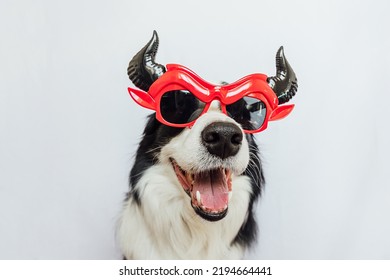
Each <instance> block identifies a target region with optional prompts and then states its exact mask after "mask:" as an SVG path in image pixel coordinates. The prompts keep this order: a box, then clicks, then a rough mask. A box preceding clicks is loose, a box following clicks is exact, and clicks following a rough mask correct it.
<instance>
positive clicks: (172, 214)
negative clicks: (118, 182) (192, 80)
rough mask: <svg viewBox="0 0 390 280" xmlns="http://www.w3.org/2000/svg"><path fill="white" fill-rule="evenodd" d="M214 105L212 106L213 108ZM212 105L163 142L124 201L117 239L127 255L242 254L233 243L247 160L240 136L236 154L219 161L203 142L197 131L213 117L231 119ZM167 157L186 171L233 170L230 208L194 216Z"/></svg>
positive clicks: (246, 186) (243, 205) (244, 200)
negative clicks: (219, 215)
mask: <svg viewBox="0 0 390 280" xmlns="http://www.w3.org/2000/svg"><path fill="white" fill-rule="evenodd" d="M213 108H214V109H213ZM213 108H211V109H210V110H209V111H208V112H207V113H206V114H204V115H202V116H201V117H200V118H199V119H198V120H197V121H196V123H195V124H194V126H193V127H192V128H191V129H188V128H186V129H184V130H183V131H182V132H181V133H180V134H179V135H178V136H176V137H174V138H173V139H172V140H171V141H170V142H169V143H168V144H167V145H165V146H164V147H162V149H161V153H160V154H159V158H158V164H156V165H154V166H152V167H151V168H149V169H148V170H146V171H145V173H144V174H143V176H142V178H141V179H140V180H139V181H138V183H137V185H136V186H134V188H135V189H136V190H137V191H138V193H139V197H140V201H141V203H140V204H137V203H136V202H135V201H134V199H133V197H130V198H129V199H128V200H127V201H126V202H125V206H124V209H123V212H122V215H121V218H120V221H119V228H118V238H119V244H120V247H121V250H122V252H123V254H124V256H125V257H126V258H127V259H240V258H242V257H243V254H244V251H243V249H242V248H241V247H240V246H239V245H237V244H236V245H231V244H232V241H233V240H234V238H235V237H236V235H237V233H238V231H239V229H240V227H241V225H242V224H243V222H244V221H245V219H246V215H247V210H248V209H247V205H248V203H249V199H250V194H251V184H250V180H249V178H248V177H247V176H245V175H240V174H241V173H242V172H243V171H244V170H245V168H246V167H247V165H248V163H249V148H248V143H247V141H246V139H245V137H244V139H243V142H242V146H241V148H240V151H239V152H238V154H237V155H235V156H234V157H232V158H231V159H228V160H225V161H222V160H221V159H217V158H216V157H211V156H210V154H208V152H207V150H206V149H205V147H204V146H203V145H202V144H201V136H200V135H201V132H202V130H203V129H204V128H205V127H206V126H207V125H208V124H210V123H212V122H215V121H226V122H233V123H235V121H234V120H232V119H231V118H229V117H227V116H226V115H224V114H222V113H220V112H218V110H215V107H213ZM169 158H173V159H174V160H175V161H176V162H177V163H178V164H179V165H180V166H181V167H182V168H183V169H184V170H192V171H200V170H206V169H210V168H216V167H218V166H221V164H222V165H223V166H224V167H225V168H229V169H230V170H232V171H233V175H232V192H233V193H232V197H231V199H230V201H229V208H228V213H227V215H226V217H225V218H223V219H222V220H220V221H217V222H209V221H206V220H204V219H203V218H201V217H200V216H198V215H197V214H196V213H195V211H194V209H193V208H192V206H191V204H190V198H189V196H188V195H187V194H186V193H185V191H184V190H183V187H182V186H181V185H180V183H179V181H178V179H177V177H176V174H175V172H174V170H173V168H172V165H171V162H170V160H169Z"/></svg>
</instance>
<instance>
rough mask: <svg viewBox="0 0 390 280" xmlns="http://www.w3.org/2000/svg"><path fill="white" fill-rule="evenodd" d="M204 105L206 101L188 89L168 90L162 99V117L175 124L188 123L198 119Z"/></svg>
mask: <svg viewBox="0 0 390 280" xmlns="http://www.w3.org/2000/svg"><path fill="white" fill-rule="evenodd" d="M204 106H205V103H204V102H202V101H200V100H199V99H198V98H197V97H196V96H195V95H193V94H192V93H191V92H189V91H188V90H173V91H168V92H166V93H164V94H163V96H162V97H161V100H160V111H161V115H162V117H163V118H164V120H166V121H167V122H170V123H174V124H186V123H190V122H191V121H193V120H195V119H197V118H198V117H199V116H200V114H201V113H202V111H203V109H204Z"/></svg>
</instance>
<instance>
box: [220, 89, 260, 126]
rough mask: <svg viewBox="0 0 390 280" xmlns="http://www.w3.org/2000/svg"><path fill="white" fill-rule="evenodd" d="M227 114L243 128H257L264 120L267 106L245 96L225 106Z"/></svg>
mask: <svg viewBox="0 0 390 280" xmlns="http://www.w3.org/2000/svg"><path fill="white" fill-rule="evenodd" d="M226 111H227V112H228V113H229V116H230V117H232V118H233V119H234V120H235V121H236V122H238V123H239V124H241V126H242V128H243V129H245V130H256V129H259V128H260V127H261V126H262V125H263V123H264V120H265V116H266V114H267V107H266V106H265V104H264V102H263V101H261V100H259V99H256V98H253V97H248V96H245V97H243V98H241V99H239V100H238V101H236V102H234V103H232V104H229V105H227V106H226Z"/></svg>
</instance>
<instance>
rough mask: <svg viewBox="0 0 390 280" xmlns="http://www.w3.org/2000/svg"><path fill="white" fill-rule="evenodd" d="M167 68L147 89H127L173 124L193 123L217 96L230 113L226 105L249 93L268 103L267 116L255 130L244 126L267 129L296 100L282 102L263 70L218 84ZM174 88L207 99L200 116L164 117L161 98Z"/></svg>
mask: <svg viewBox="0 0 390 280" xmlns="http://www.w3.org/2000/svg"><path fill="white" fill-rule="evenodd" d="M166 68H167V71H166V72H165V73H164V74H163V75H161V76H160V77H159V78H158V79H157V80H156V81H155V82H154V83H153V84H152V85H151V86H150V88H149V91H148V92H145V91H143V90H140V89H136V88H131V87H129V88H128V92H129V94H130V96H131V97H132V98H133V99H134V101H135V102H136V103H138V104H139V105H141V106H142V107H145V108H147V109H151V110H154V111H155V112H156V118H157V120H158V121H160V122H161V123H163V124H165V125H168V126H171V127H180V128H184V127H192V126H193V125H194V123H195V122H196V120H197V119H198V118H199V117H200V116H202V115H203V114H205V113H206V112H207V111H208V110H209V108H210V105H211V103H212V102H213V101H214V100H217V101H219V102H220V104H221V110H222V113H224V114H226V115H228V116H229V114H228V112H227V110H226V105H230V104H232V103H234V102H236V101H238V100H239V99H241V98H243V97H246V96H247V97H252V98H256V99H258V100H260V101H262V102H263V103H264V104H265V106H266V116H265V118H264V122H263V124H262V125H261V126H260V127H259V128H257V129H254V130H246V129H243V131H244V132H245V133H257V132H261V131H263V130H265V129H266V128H267V127H268V122H269V121H274V120H279V119H282V118H284V117H286V116H287V115H288V114H290V113H291V111H292V110H293V108H294V104H290V105H283V106H279V101H278V98H277V96H276V94H275V93H274V91H273V90H272V89H271V87H270V86H269V85H268V83H267V76H266V75H264V74H259V73H257V74H250V75H247V76H245V77H243V78H241V79H239V80H238V81H236V82H234V83H231V84H226V85H215V84H211V83H209V82H207V81H205V80H203V79H202V78H200V77H199V76H198V75H197V74H195V73H194V72H193V71H191V70H190V69H188V68H187V67H185V66H182V65H179V64H168V65H167V66H166ZM174 90H187V91H189V92H191V93H192V94H193V95H194V96H196V98H198V99H199V100H200V101H202V102H204V103H205V106H204V108H203V111H202V113H201V114H200V115H199V116H198V118H196V119H195V120H192V121H191V122H189V123H184V124H175V123H171V122H169V121H167V120H165V119H164V117H163V116H162V114H161V110H160V102H161V98H162V96H163V95H164V94H165V93H167V92H169V91H174Z"/></svg>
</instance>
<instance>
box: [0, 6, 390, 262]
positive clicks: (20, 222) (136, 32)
mask: <svg viewBox="0 0 390 280" xmlns="http://www.w3.org/2000/svg"><path fill="white" fill-rule="evenodd" d="M389 3H390V2H389V1H386V0H382V1H380V0H373V1H352V0H351V1H340V0H338V1H333V0H328V1H309V0H301V1H289V0H283V1H275V0H272V1H271V0H269V1H246V0H241V1H227V0H224V1H201V0H196V1H179V0H177V1H135V0H133V1H129V0H127V1H124V0H123V1H101V0H95V1H92V0H77V1H76V0H74V1H52V0H36V1H28V0H20V1H13V0H0V259H119V258H120V257H121V255H120V252H119V250H118V247H117V245H116V242H115V237H114V236H115V223H116V219H117V217H118V214H119V212H120V209H121V204H122V200H123V198H124V194H125V192H126V191H127V188H128V187H127V180H128V178H127V177H128V172H129V170H130V168H131V164H132V161H133V155H134V153H135V150H136V147H137V143H138V141H139V140H140V136H141V132H142V129H143V127H144V122H145V117H146V115H147V114H148V113H150V112H149V111H147V110H146V109H142V108H140V107H138V106H136V105H135V103H134V102H132V100H131V99H130V97H129V96H128V94H127V87H128V86H129V85H131V83H130V81H129V80H128V77H127V75H126V68H127V64H128V62H129V60H130V59H131V57H132V56H133V55H134V54H135V53H136V52H137V51H138V50H139V49H140V48H141V47H143V46H144V45H145V43H146V42H147V41H148V40H149V39H150V37H151V35H152V31H153V30H154V29H156V30H157V31H158V33H159V36H160V49H159V54H158V58H157V60H158V62H160V63H163V64H166V63H180V64H183V65H186V66H188V67H189V68H191V69H193V70H194V71H195V72H197V73H198V74H200V75H201V76H202V77H204V78H205V79H207V80H210V81H215V80H227V81H234V80H236V79H238V78H240V77H242V76H244V75H246V74H250V73H253V72H262V73H266V74H269V75H273V74H274V71H275V65H274V56H275V53H276V50H277V48H278V47H279V46H280V45H284V47H285V53H286V56H287V58H288V59H289V61H290V64H291V65H292V67H293V68H294V70H295V72H296V73H297V76H298V79H299V90H298V94H297V96H296V97H295V98H294V99H293V103H295V104H296V107H295V109H294V111H293V112H292V114H291V115H290V116H289V117H288V118H286V119H284V120H282V121H279V122H274V123H271V124H270V125H269V127H268V129H267V130H266V131H264V132H263V133H260V134H258V135H257V139H258V142H259V145H260V147H261V151H262V158H263V162H264V168H265V174H266V179H267V185H266V189H265V192H264V195H263V197H262V199H261V200H260V203H259V204H258V220H259V224H260V236H259V241H258V244H257V245H256V247H255V248H253V250H252V251H251V252H250V253H249V254H248V256H247V258H260V259H390V242H389V236H390V223H389V220H390V219H389V216H390V189H389V188H390V180H389V171H388V166H389V164H388V161H387V159H388V157H389V156H390V153H389V152H390V133H389V124H388V121H389V119H390V118H389V113H390V110H388V104H389V101H390V97H389V96H390V91H389V83H390V66H389V65H390V55H389V50H390V36H389V26H390V19H389V15H388V13H389V11H390V4H389Z"/></svg>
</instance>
